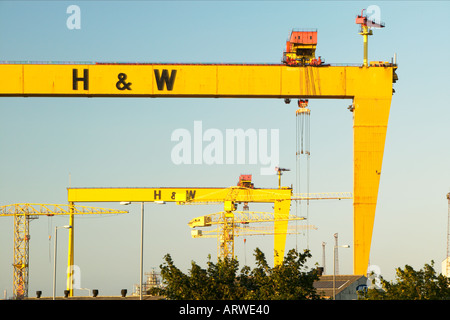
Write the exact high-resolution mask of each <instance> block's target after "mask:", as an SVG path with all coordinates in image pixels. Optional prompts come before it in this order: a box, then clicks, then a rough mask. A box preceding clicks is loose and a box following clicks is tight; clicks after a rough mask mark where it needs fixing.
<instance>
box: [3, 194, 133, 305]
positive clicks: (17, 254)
mask: <svg viewBox="0 0 450 320" xmlns="http://www.w3.org/2000/svg"><path fill="white" fill-rule="evenodd" d="M120 213H128V211H124V210H114V209H104V208H96V207H87V206H74V205H64V204H42V203H16V204H11V205H5V206H1V207H0V217H5V216H13V217H14V262H13V268H14V273H13V296H14V299H23V298H26V297H28V280H29V242H30V221H31V220H33V219H37V218H39V217H40V216H55V215H70V216H73V215H79V214H81V215H87V214H120ZM71 226H72V228H71V229H70V231H72V232H73V222H72V224H71ZM72 241H73V237H72ZM70 246H72V247H73V243H69V247H70ZM69 266H70V265H69Z"/></svg>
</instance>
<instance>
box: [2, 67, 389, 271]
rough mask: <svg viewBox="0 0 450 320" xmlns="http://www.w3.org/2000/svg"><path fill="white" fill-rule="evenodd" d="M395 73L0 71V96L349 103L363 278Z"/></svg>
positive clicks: (357, 251) (356, 267) (358, 263)
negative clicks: (247, 99)
mask: <svg viewBox="0 0 450 320" xmlns="http://www.w3.org/2000/svg"><path fill="white" fill-rule="evenodd" d="M396 68H397V67H396V66H395V65H390V64H386V65H382V66H376V67H375V66H370V67H367V66H363V67H361V66H321V67H311V66H307V67H288V66H285V65H278V64H276V65H275V64H274V65H270V64H266V65H261V64H258V65H257V64H254V65H252V64H247V65H243V64H241V65H240V64H106V63H105V64H103V63H90V64H0V73H1V74H2V77H1V78H0V96H20V97H24V96H47V97H58V96H69V97H187V98H189V97H191V98H196V97H205V98H227V97H228V98H244V97H246V98H293V99H296V98H319V99H320V98H322V99H344V98H348V99H353V107H354V109H353V114H354V131H353V132H354V158H353V160H354V161H353V169H354V170H353V171H354V190H353V197H354V200H353V201H354V204H353V208H354V210H353V214H354V226H353V230H354V231H353V232H354V261H353V272H354V274H366V271H367V266H368V257H369V253H370V246H371V239H372V230H373V224H374V217H375V209H376V203H377V197H378V186H379V178H380V173H381V165H382V158H383V151H384V143H385V137H386V131H387V124H388V118H389V109H390V103H391V98H392V92H393V89H392V83H393V82H394V79H396V78H397V76H396V74H395V69H396Z"/></svg>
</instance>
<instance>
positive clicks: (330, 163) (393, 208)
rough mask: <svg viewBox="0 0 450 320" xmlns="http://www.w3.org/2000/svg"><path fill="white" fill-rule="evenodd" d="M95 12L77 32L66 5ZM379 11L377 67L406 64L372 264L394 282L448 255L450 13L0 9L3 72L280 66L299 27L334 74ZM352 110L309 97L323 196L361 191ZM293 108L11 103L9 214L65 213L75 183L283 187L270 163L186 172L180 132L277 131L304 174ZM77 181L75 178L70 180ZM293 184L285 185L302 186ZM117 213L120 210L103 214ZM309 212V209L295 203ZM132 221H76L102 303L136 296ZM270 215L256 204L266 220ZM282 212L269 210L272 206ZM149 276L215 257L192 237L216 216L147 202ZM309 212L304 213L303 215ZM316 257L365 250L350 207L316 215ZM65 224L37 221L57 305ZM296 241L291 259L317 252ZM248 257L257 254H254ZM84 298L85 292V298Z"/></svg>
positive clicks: (425, 6) (147, 4)
mask: <svg viewBox="0 0 450 320" xmlns="http://www.w3.org/2000/svg"><path fill="white" fill-rule="evenodd" d="M72 4H76V5H78V6H79V7H80V9H81V29H79V30H69V29H68V28H67V26H66V20H67V18H68V17H69V14H67V13H66V9H67V7H68V6H69V5H72ZM369 5H377V6H378V7H379V8H380V15H381V20H382V21H384V22H385V23H386V28H384V29H382V30H375V31H374V35H373V36H372V37H371V38H370V39H369V59H370V60H387V61H389V60H390V59H391V58H392V57H393V55H394V53H397V58H398V64H399V69H398V76H399V81H398V82H397V83H396V84H395V90H396V93H395V95H394V96H393V100H392V107H391V114H390V120H389V129H388V136H387V140H386V148H385V154H384V161H383V174H382V176H381V183H380V191H379V198H378V207H377V213H376V220H375V228H374V234H373V241H372V251H371V257H370V263H371V264H373V265H377V266H379V267H380V269H381V272H382V275H383V277H385V278H386V279H389V280H392V279H394V275H395V268H396V267H404V265H405V264H409V265H412V266H413V267H414V268H417V269H419V268H421V267H423V265H424V264H425V263H430V261H431V260H434V261H435V263H436V270H437V271H438V272H440V271H441V261H442V260H443V259H444V258H445V254H446V228H447V201H446V199H445V194H446V193H448V192H450V169H449V160H450V151H449V150H450V148H449V147H448V138H449V136H450V129H449V128H450V126H449V123H450V111H449V108H448V101H449V100H450V96H449V90H448V87H449V80H448V74H450V64H448V63H447V61H446V58H447V56H448V52H449V51H450V43H449V42H448V41H447V40H446V38H445V37H444V36H443V35H442V30H444V29H445V27H446V26H445V23H446V21H447V18H448V12H449V10H450V3H449V2H447V1H436V2H431V1H427V2H421V1H411V2H409V1H374V2H370V1H361V2H360V1H347V2H343V1H314V2H313V1H311V2H310V1H286V2H282V1H243V2H232V1H195V2H191V1H166V2H159V1H0V61H105V62H109V61H118V62H180V63H183V62H223V63H227V62H238V63H239V62H242V63H252V62H254V63H279V62H280V59H281V56H282V52H283V49H284V46H285V41H286V39H287V37H288V36H289V34H290V31H291V29H292V28H317V29H318V32H319V33H318V41H319V44H318V49H317V53H318V54H319V55H321V56H322V57H323V58H324V59H325V60H326V61H327V62H330V63H361V62H362V38H361V36H360V35H358V26H357V25H356V24H355V21H354V18H355V16H356V15H357V14H358V13H360V12H361V9H363V8H367V7H368V6H369ZM349 104H350V101H348V100H315V101H313V100H310V107H311V110H312V113H311V149H312V150H311V162H310V165H311V169H310V170H311V171H310V191H311V192H335V191H336V192H337V191H352V115H351V113H350V112H349V111H348V110H347V107H348V105H349ZM295 108H296V106H295V103H293V104H290V105H286V104H284V102H283V101H281V100H263V99H255V100H251V99H248V100H243V99H214V100H212V99H106V98H95V99H83V98H77V99H72V98H1V100H0V119H1V124H0V150H1V158H0V163H1V165H0V204H1V205H7V204H13V203H17V202H30V203H32V202H38V203H66V202H67V192H66V188H67V187H68V186H69V181H70V183H71V186H72V187H89V186H92V187H107V186H114V187H133V186H141V187H146V186H148V187H152V186H156V187H158V186H223V187H226V186H230V185H235V184H236V182H237V180H238V177H239V175H240V174H242V173H251V174H253V180H254V183H255V186H257V187H274V186H276V185H277V178H276V176H262V175H260V174H259V168H260V166H259V165H237V164H235V165H179V166H177V165H175V164H173V162H172V161H171V158H170V154H171V150H172V148H173V147H174V145H175V143H174V142H173V141H171V139H170V137H171V133H172V132H173V131H174V130H176V129H178V128H185V129H188V130H190V131H191V132H192V130H193V124H194V121H196V120H199V121H202V123H203V127H204V129H205V130H206V129H207V128H216V129H219V130H222V131H223V132H225V130H226V129H235V128H244V129H250V128H254V129H260V128H261V129H269V130H270V129H278V130H279V132H280V159H281V163H280V165H281V166H283V167H286V168H291V169H294V168H295ZM69 177H70V179H69ZM295 181H296V179H295V172H290V173H286V174H285V175H284V176H283V184H285V185H290V184H293V183H295ZM91 205H95V206H103V207H110V208H119V207H120V206H119V205H118V204H91ZM292 208H293V209H295V206H293V207H292ZM128 209H130V213H129V214H127V215H124V216H115V217H111V216H108V217H106V216H104V217H98V216H96V217H92V216H91V217H76V235H75V236H76V240H75V241H76V243H75V264H76V265H78V266H79V267H80V268H81V276H82V278H81V286H82V287H83V288H89V289H99V290H100V294H119V292H120V290H121V289H122V288H127V289H128V290H129V292H130V291H131V290H132V287H133V285H134V284H135V283H137V282H138V280H139V228H140V224H139V223H140V207H139V205H137V204H136V205H133V206H131V207H128ZM255 209H256V208H255ZM265 209H267V210H270V209H271V208H265ZM145 210H146V216H145V231H146V234H145V260H144V267H145V271H150V270H151V269H152V268H156V270H159V265H160V264H161V263H162V262H163V256H164V255H165V254H166V253H170V254H171V255H172V258H173V259H174V261H175V264H176V265H177V266H179V267H180V268H181V269H182V270H184V271H187V269H188V268H189V267H190V262H191V260H194V261H196V262H197V263H198V264H200V265H205V262H206V260H207V256H208V254H211V255H212V257H215V255H216V242H215V240H214V239H192V238H191V237H190V229H189V228H188V226H187V223H188V222H189V220H190V219H192V218H194V217H197V216H201V215H204V214H208V213H212V212H216V211H219V210H220V208H217V207H207V206H190V207H177V206H176V205H175V204H167V205H165V206H157V205H154V204H147V205H146V206H145ZM302 210H303V211H302V214H303V213H304V208H303V209H302ZM309 217H310V223H311V224H313V225H316V226H317V227H318V230H317V231H311V232H310V236H309V248H310V249H311V250H312V254H313V258H312V259H311V261H310V263H311V267H312V266H313V265H314V263H315V262H318V263H319V264H321V262H322V242H326V243H327V247H326V248H327V249H326V250H327V251H326V254H327V258H326V259H327V260H326V264H327V271H328V273H330V272H332V249H331V248H332V245H333V241H334V238H333V234H334V233H336V232H337V233H338V234H339V243H340V244H350V245H352V241H353V240H352V238H353V236H352V230H353V226H352V204H351V200H345V201H344V200H342V201H322V202H315V203H311V205H310V208H309ZM67 223H68V218H67V217H53V218H46V217H45V218H40V219H38V220H34V221H32V222H31V242H30V287H29V292H30V296H34V292H35V291H36V290H42V291H43V295H51V289H52V268H53V260H52V255H53V242H50V241H49V238H48V236H49V234H51V233H52V232H53V228H54V227H55V226H60V225H65V224H67ZM306 242H307V241H306V236H305V235H299V236H298V237H295V236H290V237H289V238H288V244H287V249H290V248H292V247H295V246H298V248H299V249H303V248H306V247H307V243H306ZM255 247H260V248H261V249H262V250H263V251H264V252H265V253H266V255H267V256H268V259H269V261H271V250H272V238H271V237H268V236H265V237H251V238H250V237H249V238H247V244H246V246H245V247H244V245H243V239H241V238H238V239H237V241H236V252H237V255H238V259H239V260H240V261H241V264H242V265H243V264H244V260H246V261H247V264H251V263H252V262H253V261H254V259H253V256H252V254H253V250H254V248H255ZM58 249H59V250H58V268H59V272H58V292H60V294H61V293H62V290H63V289H64V286H65V278H64V271H65V266H66V264H67V233H66V232H65V231H64V230H60V231H59V233H58ZM244 249H245V250H244ZM352 252H353V251H352V250H351V249H350V250H349V249H341V250H340V251H339V260H340V273H341V274H345V273H347V274H349V273H351V272H352ZM12 258H13V219H12V217H11V218H7V217H4V218H1V221H0V290H1V293H0V295H1V296H2V297H3V291H4V290H7V292H8V296H11V295H12V274H13V269H12ZM84 293H86V291H84V292H83V291H78V290H77V291H76V292H75V294H77V295H80V294H84Z"/></svg>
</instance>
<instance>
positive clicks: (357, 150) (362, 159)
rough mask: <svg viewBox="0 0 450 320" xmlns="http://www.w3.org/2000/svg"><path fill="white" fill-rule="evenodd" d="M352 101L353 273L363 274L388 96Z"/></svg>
mask: <svg viewBox="0 0 450 320" xmlns="http://www.w3.org/2000/svg"><path fill="white" fill-rule="evenodd" d="M353 102H354V107H355V109H354V111H353V113H354V118H353V134H354V138H353V143H354V146H353V152H354V154H353V162H354V165H353V170H354V172H353V175H354V176H353V179H354V181H353V257H354V258H353V273H354V274H357V275H365V274H366V273H367V268H368V264H369V256H370V246H371V241H372V231H373V226H374V220H375V210H376V205H377V197H378V188H379V183H380V175H381V165H382V161H383V152H384V145H385V139H386V131H387V125H388V119H389V109H390V105H391V99H375V98H370V99H368V98H355V99H354V101H353Z"/></svg>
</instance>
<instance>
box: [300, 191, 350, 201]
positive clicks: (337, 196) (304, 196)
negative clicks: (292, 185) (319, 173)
mask: <svg viewBox="0 0 450 320" xmlns="http://www.w3.org/2000/svg"><path fill="white" fill-rule="evenodd" d="M326 199H329V200H341V199H353V196H352V193H351V192H318V193H294V194H292V198H291V200H326Z"/></svg>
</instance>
